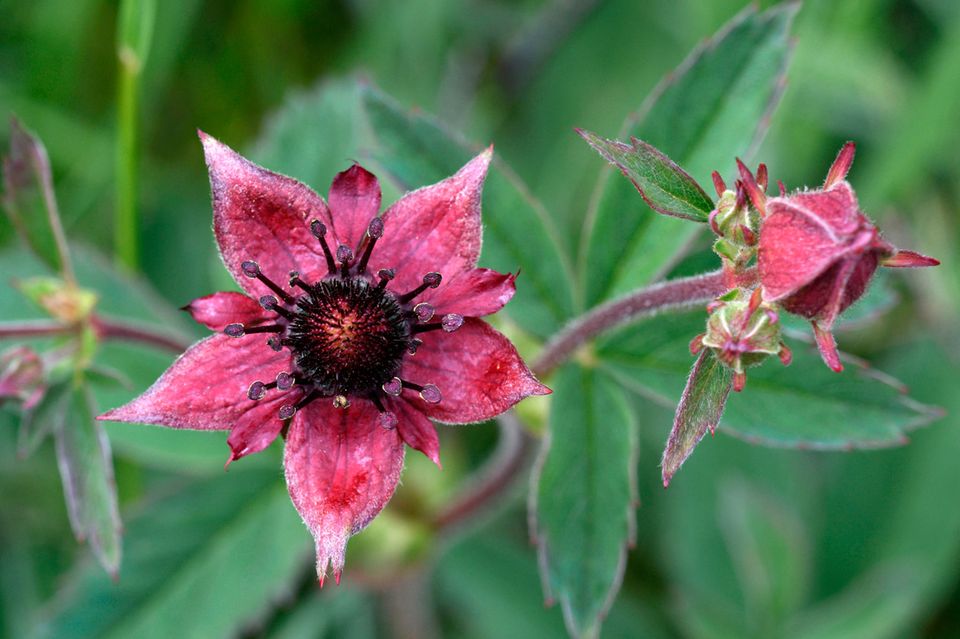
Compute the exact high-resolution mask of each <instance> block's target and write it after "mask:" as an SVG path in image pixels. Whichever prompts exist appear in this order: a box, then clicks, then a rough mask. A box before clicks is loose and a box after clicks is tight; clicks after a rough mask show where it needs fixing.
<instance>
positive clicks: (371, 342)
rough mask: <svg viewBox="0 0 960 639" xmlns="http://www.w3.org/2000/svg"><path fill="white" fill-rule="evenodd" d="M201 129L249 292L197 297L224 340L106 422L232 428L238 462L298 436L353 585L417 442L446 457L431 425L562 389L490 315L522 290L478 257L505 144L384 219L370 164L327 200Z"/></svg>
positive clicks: (303, 484)
mask: <svg viewBox="0 0 960 639" xmlns="http://www.w3.org/2000/svg"><path fill="white" fill-rule="evenodd" d="M200 137H201V140H202V142H203V146H204V151H205V154H206V160H207V166H208V167H209V170H210V184H211V189H212V192H213V209H214V221H213V225H214V232H215V234H216V239H217V244H218V245H219V248H220V253H221V256H222V257H223V261H224V263H225V264H226V266H227V269H228V270H229V271H230V273H231V274H232V275H233V277H234V279H235V280H236V281H237V283H238V284H239V285H240V287H241V288H242V289H243V290H244V291H245V294H244V293H233V292H222V293H214V294H213V295H208V296H206V297H202V298H200V299H197V300H194V301H193V302H191V303H190V304H189V305H188V306H187V307H186V310H188V311H189V312H190V314H191V315H192V316H193V317H194V319H196V320H197V321H198V322H200V323H202V324H204V325H206V326H207V327H209V328H210V329H212V330H215V331H218V333H219V334H217V335H213V336H211V337H208V338H206V339H204V340H202V341H201V342H198V343H197V344H195V345H193V346H192V347H190V348H189V349H188V350H187V352H185V353H184V354H183V355H181V356H180V358H179V359H178V360H177V361H176V362H175V363H174V364H173V365H172V366H171V367H170V368H169V369H168V370H167V371H166V372H165V373H164V374H163V376H162V377H161V378H160V379H159V380H158V381H157V382H156V383H155V384H154V385H153V386H152V387H151V388H150V389H148V390H147V391H146V392H145V393H144V394H143V395H141V396H140V397H138V398H136V399H135V400H133V401H132V402H130V403H129V404H127V405H125V406H122V407H120V408H117V409H114V410H112V411H110V412H108V413H106V414H105V415H103V416H102V418H103V419H111V420H117V421H130V422H139V423H151V424H162V425H165V426H170V427H172V428H193V429H201V430H229V431H230V435H229V438H228V440H227V441H228V444H229V445H230V449H231V451H232V453H231V456H230V459H229V460H228V464H229V462H230V461H233V460H237V459H240V458H241V457H243V456H245V455H249V454H251V453H255V452H258V451H260V450H263V449H264V448H266V447H267V446H268V445H270V443H271V442H272V441H273V440H274V439H275V438H276V437H277V435H279V434H280V433H281V432H285V437H286V444H285V452H284V467H285V474H286V480H287V488H288V489H289V491H290V497H291V499H292V500H293V503H294V506H296V508H297V510H298V511H299V513H300V515H301V517H302V518H303V521H304V523H305V524H306V525H307V527H308V528H309V529H310V532H311V533H312V534H313V537H314V539H315V541H316V549H317V573H318V575H319V577H320V583H321V584H322V583H323V580H324V578H325V576H326V572H327V568H328V567H331V568H332V570H333V573H334V575H335V577H336V579H337V581H339V579H340V573H341V571H342V569H343V563H344V552H345V550H346V544H347V540H348V538H349V537H350V536H351V535H353V534H355V533H357V532H359V531H360V530H361V529H363V528H364V527H365V526H366V525H367V524H368V523H369V522H370V521H371V520H372V519H373V518H374V517H375V516H376V515H377V513H379V512H380V510H381V509H382V508H383V507H384V505H385V504H386V503H387V501H388V500H389V499H390V497H391V496H392V495H393V492H394V489H395V488H396V486H397V481H398V479H399V476H400V471H401V468H402V466H403V458H404V443H406V444H407V445H408V446H410V447H412V448H415V449H417V450H419V451H421V452H423V453H424V454H425V455H426V456H427V457H429V458H430V459H431V460H433V461H434V462H435V463H437V464H438V465H439V463H440V460H439V442H438V440H437V433H436V429H435V428H434V426H433V424H432V423H431V421H430V420H431V419H433V420H436V421H439V422H447V423H466V422H477V421H482V420H486V419H489V418H491V417H493V416H495V415H498V414H500V413H502V412H503V411H505V410H507V409H508V408H510V407H511V406H513V405H514V404H516V403H517V402H519V401H520V400H521V399H523V398H524V397H527V396H529V395H542V394H546V393H549V392H550V391H549V389H547V388H546V387H545V386H543V385H542V384H540V383H539V382H538V381H537V380H536V378H535V377H534V376H533V374H532V373H531V372H530V370H529V369H528V368H527V366H526V365H525V364H524V363H523V361H522V360H521V359H520V356H519V355H518V353H517V351H516V349H515V348H514V346H513V345H512V344H511V343H510V342H509V341H508V340H507V338H506V337H504V336H503V335H501V334H500V333H498V332H497V331H495V330H494V329H493V328H491V327H490V326H489V325H488V324H487V323H485V322H483V321H482V320H480V319H477V318H478V317H481V316H484V315H488V314H490V313H495V312H496V311H498V310H500V308H502V307H503V305H504V304H506V303H507V301H508V300H509V299H510V298H511V297H512V296H513V293H514V290H515V289H514V276H513V275H511V274H507V275H504V274H501V273H497V272H495V271H492V270H489V269H482V268H476V263H477V258H478V257H479V254H480V243H481V224H480V196H481V190H482V187H483V181H484V178H485V177H486V173H487V168H488V166H489V163H490V158H491V156H492V150H491V149H488V150H486V151H484V152H483V153H481V154H480V155H478V156H477V157H475V158H474V159H473V160H471V161H470V162H469V163H467V165H466V166H464V167H463V168H462V169H460V171H458V172H457V173H456V174H455V175H453V176H451V177H449V178H447V179H446V180H443V181H442V182H439V183H437V184H434V185H432V186H428V187H424V188H421V189H419V190H417V191H413V192H411V193H407V194H406V195H405V196H403V197H402V198H401V199H400V200H399V201H397V202H396V203H395V204H393V205H392V206H391V207H389V208H388V209H387V210H386V211H385V212H384V213H383V215H382V216H380V215H378V213H379V210H380V186H379V184H378V182H377V179H376V178H375V177H374V176H373V175H372V174H371V173H369V172H367V171H366V170H365V169H363V168H362V167H360V166H359V165H356V164H355V165H354V166H352V167H350V168H349V169H347V170H346V171H343V172H342V173H340V174H338V175H337V176H336V177H335V178H334V180H333V184H332V185H331V187H330V193H329V196H328V199H327V201H324V200H323V198H321V197H320V196H318V195H317V194H316V193H314V192H313V191H312V190H311V189H310V188H308V187H307V186H305V185H303V184H301V183H300V182H297V181H296V180H293V179H291V178H288V177H285V176H282V175H278V174H276V173H273V172H271V171H268V170H266V169H263V168H261V167H259V166H257V165H255V164H253V163H251V162H250V161H248V160H246V159H245V158H243V157H241V156H240V155H238V154H237V153H236V152H234V151H233V150H231V149H230V148H228V147H227V146H225V145H223V144H221V143H220V142H218V141H217V140H215V139H213V138H211V137H209V136H207V135H205V134H202V133H201V134H200ZM265 338H266V339H265ZM284 429H287V430H286V431H284Z"/></svg>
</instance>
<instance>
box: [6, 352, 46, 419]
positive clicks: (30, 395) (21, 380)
mask: <svg viewBox="0 0 960 639" xmlns="http://www.w3.org/2000/svg"><path fill="white" fill-rule="evenodd" d="M43 382H44V380H43V362H42V361H41V359H40V356H39V355H37V353H36V352H35V351H34V350H33V349H32V348H29V347H27V346H14V347H13V348H11V349H8V350H6V351H4V352H3V353H2V354H0V405H2V404H3V403H4V402H5V401H6V400H8V399H14V400H17V401H20V402H23V408H24V409H27V410H29V409H30V408H33V407H34V406H36V405H37V402H39V401H40V399H41V398H42V397H43V393H44V390H45V387H44V383H43Z"/></svg>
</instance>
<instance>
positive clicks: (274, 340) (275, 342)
mask: <svg viewBox="0 0 960 639" xmlns="http://www.w3.org/2000/svg"><path fill="white" fill-rule="evenodd" d="M267 346H269V347H270V350H273V351H276V352H278V353H279V352H280V351H281V350H282V349H283V344H282V343H281V342H280V338H279V337H276V336H274V337H271V338H270V339H268V340H267Z"/></svg>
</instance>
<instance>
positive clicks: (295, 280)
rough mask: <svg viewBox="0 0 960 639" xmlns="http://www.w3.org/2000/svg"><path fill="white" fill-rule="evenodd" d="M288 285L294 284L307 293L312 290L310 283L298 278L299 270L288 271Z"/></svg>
mask: <svg viewBox="0 0 960 639" xmlns="http://www.w3.org/2000/svg"><path fill="white" fill-rule="evenodd" d="M290 286H296V287H297V288H300V289H302V290H303V291H305V292H307V293H312V292H313V289H312V288H311V287H310V285H309V284H307V283H306V282H304V281H303V280H302V279H300V271H290Z"/></svg>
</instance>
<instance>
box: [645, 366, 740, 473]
mask: <svg viewBox="0 0 960 639" xmlns="http://www.w3.org/2000/svg"><path fill="white" fill-rule="evenodd" d="M731 386H732V375H731V373H730V369H728V368H727V367H726V366H724V365H723V364H722V363H721V362H720V360H718V359H717V357H716V355H715V354H714V352H713V350H712V349H710V348H704V349H703V350H701V351H700V355H699V356H698V357H697V361H696V362H694V364H693V368H692V369H691V370H690V376H689V377H688V378H687V383H686V386H685V387H684V389H683V394H682V395H681V396H680V403H679V404H678V405H677V413H676V415H675V416H674V418H673V429H672V430H671V431H670V437H669V438H668V439H667V447H666V449H665V450H664V451H663V461H661V462H660V465H661V466H662V468H663V485H664V486H666V485H667V484H669V483H670V479H672V478H673V475H674V474H675V473H676V472H677V471H678V470H679V469H680V466H682V465H683V462H684V461H686V459H687V457H689V456H690V453H692V452H693V449H694V448H696V447H697V444H699V443H700V440H701V439H703V436H704V435H706V434H707V431H708V430H709V431H710V432H711V433H712V432H714V431H715V430H716V429H717V425H718V424H719V423H720V418H721V416H722V415H723V406H724V404H726V402H727V395H729V394H730V388H731Z"/></svg>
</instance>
